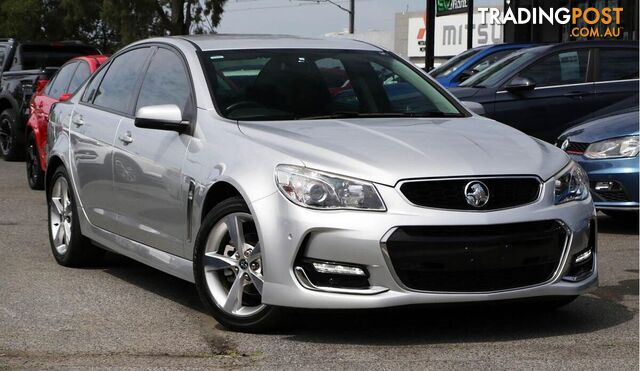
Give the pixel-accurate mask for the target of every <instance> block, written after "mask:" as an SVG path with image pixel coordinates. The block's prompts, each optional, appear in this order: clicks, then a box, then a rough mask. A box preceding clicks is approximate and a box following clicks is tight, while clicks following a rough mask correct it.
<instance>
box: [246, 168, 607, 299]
mask: <svg viewBox="0 0 640 371" xmlns="http://www.w3.org/2000/svg"><path fill="white" fill-rule="evenodd" d="M377 188H378V191H379V193H380V195H381V196H382V198H383V200H384V202H385V204H386V206H387V211H386V212H367V211H319V210H311V209H306V208H303V207H299V206H297V205H294V204H292V203H291V202H290V201H288V200H287V199H285V198H284V196H282V195H281V194H280V193H278V192H276V193H274V194H272V195H270V196H268V197H265V198H263V199H261V200H258V201H254V202H252V203H251V208H252V209H253V210H252V211H253V213H254V215H255V216H256V218H254V220H256V224H257V227H258V233H259V234H260V240H261V241H262V244H263V246H264V252H263V266H264V267H265V271H264V273H263V274H264V276H265V284H264V288H263V292H262V300H263V302H264V303H266V304H271V305H277V306H285V307H296V308H327V309H328V308H334V309H350V308H353V309H355V308H378V307H391V306H401V305H410V304H426V303H455V302H474V301H492V300H510V299H521V298H530V297H539V296H561V295H579V294H583V293H586V292H588V291H590V290H592V289H595V287H596V286H597V283H598V274H597V257H596V250H597V248H596V246H597V245H596V244H595V242H593V243H594V246H593V250H594V251H593V254H594V256H593V270H592V271H591V273H589V274H588V275H587V276H586V278H584V279H581V280H580V281H579V282H570V281H567V280H566V279H564V278H563V277H565V276H566V275H567V272H568V270H569V269H570V265H571V259H572V257H573V256H574V255H575V254H577V253H578V252H580V251H582V250H584V249H585V248H586V246H587V244H588V241H589V237H590V236H592V238H594V240H595V237H593V236H595V235H594V233H595V228H596V221H595V211H594V208H593V203H592V201H591V198H589V199H587V200H584V201H579V202H569V203H565V204H562V205H554V204H553V199H554V197H553V196H554V195H553V193H554V187H553V180H551V181H548V182H546V183H545V184H544V185H543V187H542V191H541V196H540V198H539V199H538V201H536V202H534V203H532V204H529V205H525V206H521V207H517V208H511V209H505V210H499V211H491V212H468V211H466V212H465V211H451V210H438V209H429V208H423V207H417V206H413V205H410V204H409V203H407V201H405V200H404V199H403V197H402V196H401V194H400V193H399V191H398V190H397V189H396V188H392V187H387V186H380V185H377ZM543 220H555V221H558V222H560V223H561V224H562V225H563V226H564V228H565V229H566V231H567V239H566V244H565V247H564V250H563V253H562V257H561V259H560V262H559V264H558V266H557V268H556V270H555V273H554V274H553V276H552V278H551V279H549V280H547V281H544V282H543V283H540V284H535V285H529V286H526V287H518V288H513V289H507V290H499V291H486V292H464V293H463V292H425V291H416V290H411V289H408V288H406V286H405V285H404V284H403V283H402V282H400V281H399V279H398V278H397V276H396V275H395V274H394V269H393V266H392V265H391V264H390V262H389V259H388V256H385V249H384V239H385V236H388V234H389V233H390V231H393V230H394V229H395V228H396V227H398V226H478V225H480V226H484V225H500V224H509V223H520V222H530V221H543ZM592 229H593V230H592ZM301 255H304V257H305V258H311V259H314V260H319V261H329V262H341V263H347V264H354V265H358V266H362V267H365V268H366V270H367V271H368V273H369V283H370V287H369V288H367V289H337V290H336V289H330V288H329V289H328V288H326V287H324V288H323V287H321V288H318V287H313V285H309V284H308V282H305V280H304V277H301V275H300V274H296V270H295V266H296V263H297V261H299V259H300V256H301ZM298 273H299V272H298Z"/></svg>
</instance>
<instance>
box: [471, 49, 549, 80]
mask: <svg viewBox="0 0 640 371" xmlns="http://www.w3.org/2000/svg"><path fill="white" fill-rule="evenodd" d="M537 55H538V53H534V52H521V53H518V52H516V53H514V54H512V55H510V56H507V57H506V58H504V59H503V60H501V61H499V62H497V63H495V64H493V65H492V66H491V67H489V68H487V69H486V70H484V71H482V72H480V73H478V74H477V75H474V76H473V77H471V78H469V79H468V80H467V81H465V82H463V83H462V84H460V86H472V87H487V86H493V85H495V84H497V83H499V82H500V81H502V79H504V78H505V77H507V76H510V75H511V74H512V73H513V72H515V71H516V70H517V69H518V68H520V66H522V65H524V64H525V63H528V62H529V61H530V60H532V59H533V58H535V57H536V56H537Z"/></svg>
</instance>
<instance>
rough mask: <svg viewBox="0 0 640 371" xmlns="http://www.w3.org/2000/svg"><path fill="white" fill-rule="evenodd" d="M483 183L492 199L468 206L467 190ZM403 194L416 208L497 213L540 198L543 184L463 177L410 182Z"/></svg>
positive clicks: (531, 179)
mask: <svg viewBox="0 0 640 371" xmlns="http://www.w3.org/2000/svg"><path fill="white" fill-rule="evenodd" d="M474 180H480V181H481V182H482V183H484V184H485V185H486V186H487V188H488V190H489V200H488V202H487V204H486V205H484V206H482V207H474V206H471V205H470V204H468V203H467V200H466V197H465V193H464V192H465V187H466V185H467V184H469V182H471V181H474ZM400 191H401V192H402V194H404V196H405V197H406V198H407V200H409V202H411V203H413V204H414V205H418V206H424V207H433V208H439V209H452V210H496V209H504V208H509V207H516V206H521V205H525V204H529V203H531V202H533V201H535V200H537V199H538V195H539V193H540V181H539V180H538V179H537V178H534V177H519V178H477V179H476V178H460V179H443V180H423V181H408V182H406V183H403V184H402V185H401V186H400Z"/></svg>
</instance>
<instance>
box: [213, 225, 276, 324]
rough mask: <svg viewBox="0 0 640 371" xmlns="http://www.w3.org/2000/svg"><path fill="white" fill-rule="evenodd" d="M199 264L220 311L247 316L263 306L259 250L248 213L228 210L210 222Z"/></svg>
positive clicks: (253, 226) (258, 243)
mask: <svg viewBox="0 0 640 371" xmlns="http://www.w3.org/2000/svg"><path fill="white" fill-rule="evenodd" d="M203 266H204V275H205V280H206V284H207V287H208V289H209V292H210V294H211V297H212V298H213V301H214V303H215V304H216V306H218V308H220V309H221V310H222V311H223V312H224V313H226V314H227V315H230V316H236V317H247V316H251V315H254V314H256V313H258V312H260V311H261V310H263V309H264V308H266V305H264V304H262V286H263V284H264V280H263V277H262V251H261V247H260V242H259V241H258V237H257V233H256V232H255V224H254V222H253V217H252V216H251V215H250V214H248V213H232V214H229V215H227V216H225V217H223V218H222V219H221V220H219V221H218V222H217V223H216V224H215V225H214V226H213V228H212V229H211V232H210V233H209V236H208V238H207V244H206V247H205V251H204V256H203Z"/></svg>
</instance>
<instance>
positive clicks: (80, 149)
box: [46, 35, 597, 331]
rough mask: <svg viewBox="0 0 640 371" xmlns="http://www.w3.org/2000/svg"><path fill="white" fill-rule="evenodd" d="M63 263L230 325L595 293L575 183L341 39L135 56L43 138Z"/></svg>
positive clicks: (186, 45)
mask: <svg viewBox="0 0 640 371" xmlns="http://www.w3.org/2000/svg"><path fill="white" fill-rule="evenodd" d="M46 178H47V179H46V184H47V198H48V205H49V206H48V207H49V232H50V239H51V245H52V251H53V255H54V256H55V259H56V260H57V261H58V262H59V263H60V264H62V265H65V266H79V265H82V264H85V263H87V262H88V261H89V260H91V259H92V258H94V256H95V253H96V248H95V246H99V247H101V248H105V249H108V250H112V251H115V252H117V253H120V254H123V255H126V256H128V257H131V258H133V259H136V260H138V261H141V262H143V263H145V264H148V265H150V266H153V267H155V268H157V269H160V270H162V271H165V272H167V273H169V274H172V275H175V276H177V277H180V278H182V279H185V280H188V281H191V282H194V283H195V284H196V286H197V289H198V292H199V293H200V296H201V298H202V300H203V302H204V304H205V305H206V307H207V308H208V309H210V311H211V312H212V314H213V315H214V317H215V318H216V319H217V320H218V321H219V322H221V323H222V324H223V325H225V326H227V327H228V328H232V329H236V330H244V331H257V330H260V329H264V328H265V327H266V326H267V325H272V324H273V323H274V321H275V319H276V318H278V315H279V314H281V313H282V312H283V310H282V309H281V308H282V307H295V308H377V307H389V306H399V305H408V304H420V303H442V302H449V303H451V302H475V301H497V300H507V299H523V298H536V300H538V299H539V300H540V301H545V303H549V304H550V305H553V306H558V305H562V304H566V303H568V302H570V301H571V300H573V299H574V298H575V297H576V296H577V295H579V294H582V293H585V292H587V291H589V290H590V289H593V288H594V287H596V285H597V269H596V238H595V237H596V234H595V233H596V220H595V212H594V207H593V203H592V200H591V197H590V194H589V190H588V181H587V178H586V176H585V173H584V171H583V170H582V169H581V168H580V167H579V166H578V165H576V164H575V163H574V162H572V161H570V159H569V158H568V157H567V155H566V154H564V153H563V152H562V151H561V150H560V149H558V148H555V147H553V146H551V145H549V144H546V143H543V142H541V141H539V140H536V139H534V138H531V137H529V136H527V135H525V134H523V133H521V132H519V131H517V130H515V129H512V128H510V127H508V126H505V125H502V124H499V123H497V122H495V121H492V120H489V119H486V118H483V117H481V116H478V115H477V114H475V113H472V112H471V111H470V110H468V109H467V108H465V106H464V105H463V104H461V103H460V102H459V101H457V100H456V99H455V98H453V97H452V96H451V95H450V94H448V93H447V92H446V91H444V90H443V89H442V88H441V87H440V86H439V85H438V84H436V83H435V82H434V81H433V80H432V79H431V78H429V77H427V76H426V75H425V74H424V73H422V72H421V71H420V70H419V69H417V68H415V67H414V66H412V65H411V64H410V63H408V62H406V61H405V60H403V59H401V58H399V57H397V56H396V55H394V54H393V53H391V52H389V51H386V50H383V49H380V48H378V47H375V46H372V45H369V44H366V43H362V42H358V41H352V40H336V39H304V38H295V37H282V36H231V35H230V36H205V37H175V38H157V39H150V40H145V41H140V42H136V43H134V44H132V45H129V46H128V47H126V48H124V49H123V50H122V51H120V52H118V53H117V54H115V55H114V56H113V57H112V58H111V59H110V60H109V61H108V62H107V63H105V64H104V65H103V66H102V67H101V68H100V69H99V70H98V71H97V72H96V73H95V74H94V75H93V77H92V78H91V79H90V80H89V81H88V82H87V83H85V85H84V86H83V87H82V88H81V89H80V90H79V91H78V93H77V94H76V95H75V96H74V97H73V98H72V99H70V100H69V101H67V102H64V103H59V104H56V106H55V107H54V108H53V109H52V112H51V115H50V123H49V143H48V171H47V176H46Z"/></svg>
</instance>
